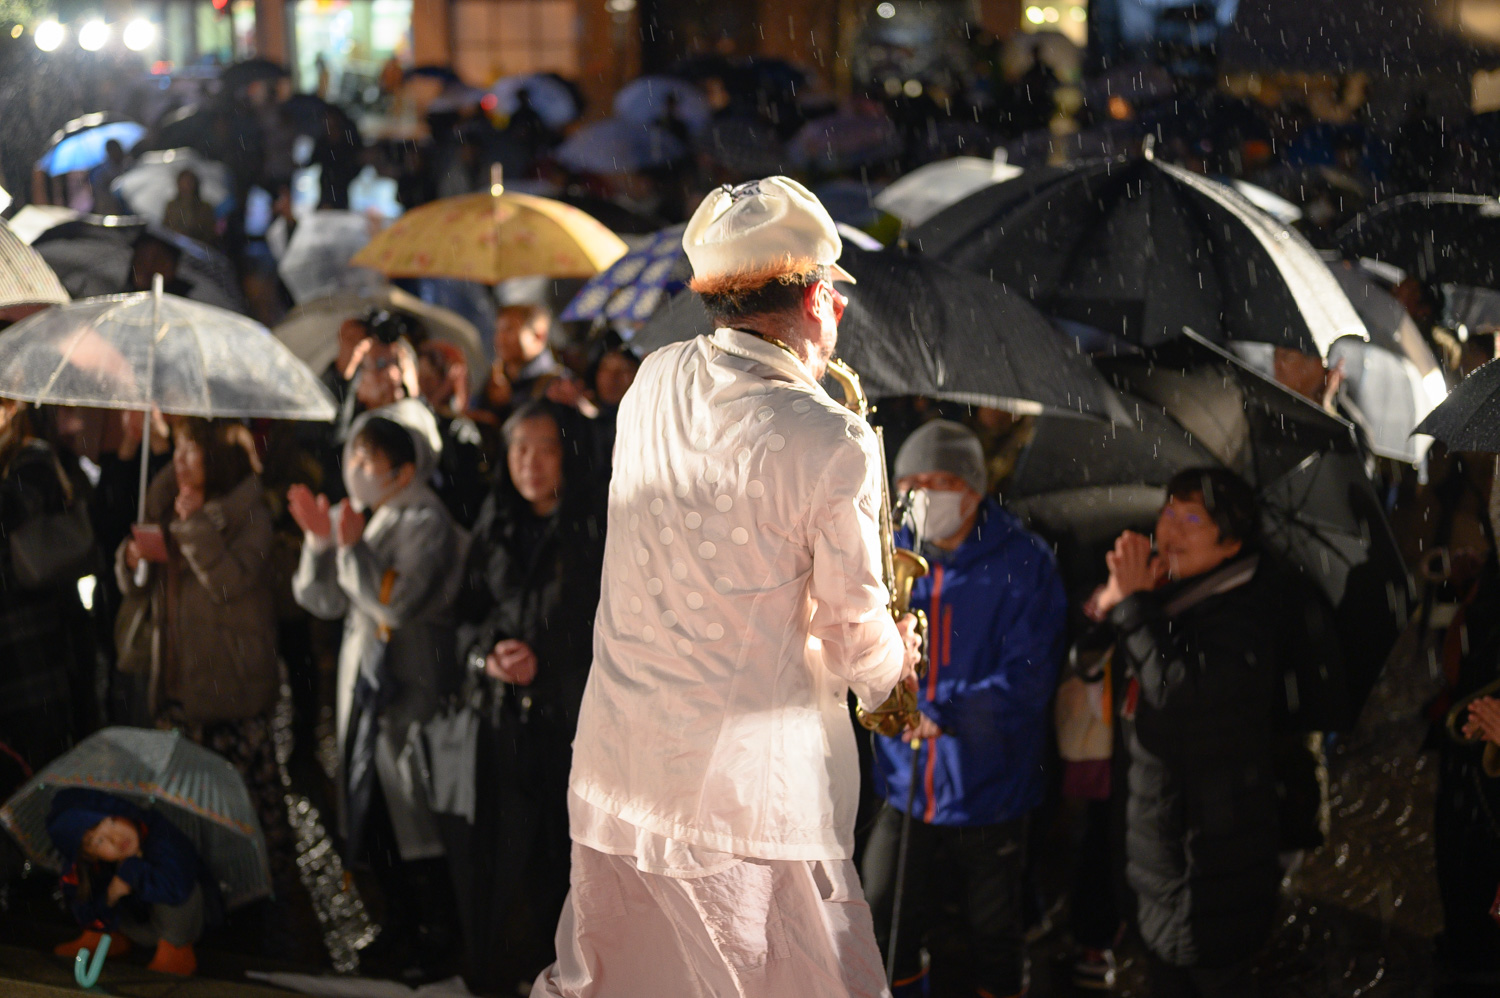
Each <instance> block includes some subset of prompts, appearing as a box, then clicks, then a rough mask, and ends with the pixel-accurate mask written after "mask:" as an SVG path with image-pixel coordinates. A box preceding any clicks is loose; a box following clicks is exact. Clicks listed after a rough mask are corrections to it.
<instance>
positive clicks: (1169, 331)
mask: <svg viewBox="0 0 1500 998" xmlns="http://www.w3.org/2000/svg"><path fill="white" fill-rule="evenodd" d="M909 239H910V241H911V242H912V243H913V244H914V245H920V246H921V247H922V249H923V251H924V252H926V253H928V254H930V255H932V256H935V257H937V258H938V259H941V260H946V261H948V262H950V263H954V264H957V265H958V266H961V267H964V268H966V269H969V270H973V271H975V272H977V273H981V274H987V275H990V276H993V277H994V278H995V279H996V280H999V281H1004V282H1005V283H1006V284H1009V285H1010V286H1011V287H1014V288H1016V289H1017V290H1018V291H1021V292H1022V293H1024V294H1026V295H1027V296H1028V297H1030V298H1031V299H1032V300H1033V301H1035V302H1036V303H1038V304H1039V305H1041V306H1042V308H1043V310H1044V311H1047V312H1048V313H1049V314H1053V315H1056V316H1058V317H1059V318H1063V319H1070V320H1073V321H1076V322H1082V323H1087V324H1089V325H1092V326H1095V327H1097V328H1099V329H1102V330H1104V331H1106V332H1111V333H1117V334H1120V335H1122V336H1124V337H1125V338H1126V339H1129V340H1131V341H1133V342H1135V343H1137V344H1140V345H1143V346H1152V345H1154V344H1159V343H1162V342H1165V341H1168V340H1172V339H1176V338H1178V337H1180V335H1181V330H1182V329H1183V328H1185V327H1190V328H1192V329H1196V330H1198V331H1199V332H1200V333H1203V334H1205V335H1206V336H1207V337H1208V338H1209V339H1211V340H1213V341H1215V342H1223V341H1225V340H1233V339H1240V340H1254V341H1260V342H1268V343H1273V344H1276V345H1279V346H1287V347H1292V348H1294V349H1297V350H1302V351H1304V352H1306V353H1311V354H1316V355H1318V356H1320V357H1321V356H1324V355H1325V354H1326V352H1327V350H1328V347H1329V346H1330V345H1331V344H1332V343H1333V341H1334V340H1336V339H1338V338H1339V337H1340V336H1347V335H1355V336H1359V337H1360V338H1364V337H1365V336H1366V333H1365V330H1364V325H1363V324H1362V323H1361V322H1360V320H1359V316H1358V315H1357V314H1355V311H1354V309H1353V307H1352V306H1351V305H1350V304H1349V299H1348V298H1346V297H1345V296H1344V294H1343V293H1342V292H1341V291H1340V290H1339V287H1338V284H1337V282H1336V281H1335V280H1334V279H1333V276H1332V275H1331V274H1330V273H1329V272H1328V268H1327V267H1326V266H1324V265H1323V263H1322V260H1321V259H1320V258H1319V257H1318V255H1317V252H1316V251H1315V250H1313V248H1312V247H1311V246H1309V245H1308V244H1307V242H1306V240H1304V239H1303V238H1302V237H1301V236H1300V235H1298V234H1297V233H1296V232H1295V231H1294V230H1292V229H1289V228H1287V227H1286V226H1284V225H1281V224H1280V223H1278V222H1276V221H1275V220H1274V219H1272V218H1271V217H1270V216H1268V215H1266V214H1264V213H1263V212H1261V211H1260V210H1258V209H1257V208H1255V207H1254V206H1253V205H1251V204H1250V202H1249V201H1247V200H1245V198H1244V197H1243V196H1241V195H1240V194H1238V193H1236V192H1235V191H1234V190H1233V189H1231V188H1229V187H1226V186H1224V185H1223V184H1219V183H1215V182H1214V181H1212V180H1209V179H1207V178H1205V177H1202V176H1199V175H1198V174H1194V173H1190V172H1188V171H1187V170H1183V169H1181V168H1180V167H1176V166H1173V165H1172V164H1170V163H1164V162H1161V161H1160V160H1157V159H1154V158H1152V157H1150V156H1146V157H1143V158H1140V159H1135V160H1129V161H1121V160H1096V161H1092V162H1087V163H1082V164H1079V165H1077V166H1075V167H1072V168H1070V169H1065V170H1060V171H1054V170H1036V171H1031V170H1028V171H1027V172H1026V173H1025V174H1023V175H1022V176H1020V177H1019V178H1017V179H1015V180H1012V181H1009V182H1007V183H1004V184H996V185H995V186H993V187H987V188H985V189H983V190H981V191H979V192H978V193H976V194H971V195H970V196H969V197H967V198H965V199H964V200H962V201H960V202H958V203H957V204H955V205H953V206H952V207H950V208H948V209H947V210H945V211H943V212H941V213H940V214H938V215H937V216H935V217H934V218H932V219H931V220H929V221H928V222H927V223H926V224H925V225H922V226H920V227H918V228H917V229H916V230H914V231H913V232H912V233H911V235H910V237H909Z"/></svg>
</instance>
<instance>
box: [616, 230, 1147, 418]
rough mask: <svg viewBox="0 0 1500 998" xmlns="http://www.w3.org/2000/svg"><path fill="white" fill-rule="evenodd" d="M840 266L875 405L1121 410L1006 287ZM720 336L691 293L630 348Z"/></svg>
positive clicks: (848, 332)
mask: <svg viewBox="0 0 1500 998" xmlns="http://www.w3.org/2000/svg"><path fill="white" fill-rule="evenodd" d="M839 263H840V264H841V265H842V266H843V267H845V268H846V269H847V270H848V271H849V272H850V273H851V274H852V275H853V276H854V277H855V279H856V280H858V282H859V283H858V284H856V285H853V286H843V287H842V288H841V290H843V291H844V292H845V293H846V294H847V295H848V297H849V308H848V309H847V310H846V311H845V312H844V318H843V321H842V323H841V325H840V326H839V355H840V356H841V357H842V358H843V359H844V360H845V361H846V362H847V363H848V364H849V365H850V366H851V367H853V368H854V369H855V371H857V372H858V373H859V375H860V377H861V379H862V380H863V382H864V388H865V391H866V392H867V393H868V394H869V395H870V397H871V398H881V397H890V396H897V395H925V396H928V397H930V398H940V399H948V400H950V401H954V402H961V403H965V404H968V405H982V406H991V407H994V408H998V409H1007V410H1009V411H1011V412H1018V413H1037V412H1052V413H1068V414H1072V415H1075V416H1076V415H1080V414H1083V415H1092V416H1105V415H1108V414H1110V413H1113V412H1116V409H1117V405H1116V402H1115V399H1114V397H1113V393H1112V392H1111V391H1110V389H1109V386H1108V385H1106V384H1105V383H1104V380H1103V378H1101V377H1100V376H1099V374H1098V372H1097V371H1095V370H1094V369H1093V367H1092V366H1091V365H1090V364H1089V362H1088V360H1087V359H1085V358H1084V357H1083V356H1082V355H1080V354H1079V353H1078V351H1077V350H1076V349H1074V347H1073V346H1072V345H1071V344H1070V343H1069V341H1068V340H1067V338H1066V337H1063V336H1060V335H1058V333H1057V332H1056V330H1054V329H1053V328H1052V327H1051V325H1049V324H1048V322H1047V320H1046V319H1044V318H1043V317H1042V316H1041V314H1040V313H1038V312H1037V311H1036V309H1034V308H1032V307H1031V305H1030V304H1028V303H1027V301H1026V300H1025V299H1024V298H1022V297H1021V296H1020V295H1018V294H1016V293H1015V292H1013V291H1011V290H1010V289H1009V288H1007V287H1005V286H1004V285H1002V284H998V283H996V282H993V281H988V280H985V279H984V278H982V277H975V276H973V275H972V274H966V273H964V272H963V271H960V270H957V269H955V268H953V267H948V266H945V265H943V264H940V263H936V262H934V261H931V260H924V259H922V258H920V257H914V256H909V255H907V254H904V253H900V252H896V251H882V252H878V253H871V252H865V251H863V250H859V249H855V248H854V247H853V246H850V245H848V244H846V245H845V247H844V255H843V256H842V257H841V258H840V260H839ZM713 329H714V323H713V321H712V320H710V319H709V317H708V313H706V312H705V311H704V310H703V304H702V301H701V300H700V299H699V298H698V296H697V295H696V294H694V293H692V292H691V291H684V292H682V293H680V294H678V295H677V296H676V297H674V298H673V299H672V300H671V301H670V302H669V303H668V304H667V305H665V306H664V307H662V308H661V309H659V310H658V311H657V312H656V314H655V315H653V316H652V317H651V320H650V321H649V322H647V323H646V325H645V327H644V328H642V329H641V331H640V332H639V333H637V334H636V337H635V339H634V340H632V341H631V342H632V345H634V346H636V347H637V348H638V349H641V350H647V351H649V350H654V349H656V348H657V347H660V346H664V345H666V344H668V343H674V342H677V341H679V340H685V339H689V338H691V337H693V336H697V335H699V334H700V333H709V332H712V331H713Z"/></svg>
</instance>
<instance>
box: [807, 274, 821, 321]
mask: <svg viewBox="0 0 1500 998" xmlns="http://www.w3.org/2000/svg"><path fill="white" fill-rule="evenodd" d="M824 287H825V285H824V284H823V282H822V281H814V282H813V283H812V284H810V285H808V287H807V290H806V291H804V292H803V293H802V311H803V313H804V314H805V315H806V316H807V317H808V318H809V319H813V320H817V321H822V309H823V307H824V306H823V289H824Z"/></svg>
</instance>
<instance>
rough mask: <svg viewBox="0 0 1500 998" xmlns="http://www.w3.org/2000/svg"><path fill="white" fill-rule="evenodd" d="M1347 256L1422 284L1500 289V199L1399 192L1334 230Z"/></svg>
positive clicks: (1472, 195)
mask: <svg viewBox="0 0 1500 998" xmlns="http://www.w3.org/2000/svg"><path fill="white" fill-rule="evenodd" d="M1334 237H1335V239H1336V240H1337V242H1338V246H1339V248H1340V249H1341V250H1343V251H1344V252H1345V253H1346V254H1348V255H1350V256H1357V257H1369V258H1370V259H1372V260H1378V261H1380V262H1381V263H1387V264H1391V265H1394V266H1396V267H1399V268H1400V269H1401V270H1403V271H1405V272H1406V273H1407V274H1408V275H1410V276H1412V277H1415V278H1416V279H1417V280H1419V281H1422V282H1424V283H1426V284H1442V283H1451V284H1473V285H1477V286H1479V287H1485V288H1500V199H1497V198H1493V197H1482V196H1480V195H1477V194H1403V195H1401V196H1400V197H1394V198H1391V199H1390V200H1389V201H1382V202H1380V203H1379V204H1376V205H1373V206H1372V207H1370V208H1369V209H1367V210H1365V211H1364V212H1361V213H1360V214H1359V215H1356V216H1355V217H1354V218H1352V219H1350V220H1349V221H1348V222H1346V223H1345V224H1344V225H1343V226H1342V227H1341V228H1340V229H1339V230H1338V232H1337V233H1335V234H1334Z"/></svg>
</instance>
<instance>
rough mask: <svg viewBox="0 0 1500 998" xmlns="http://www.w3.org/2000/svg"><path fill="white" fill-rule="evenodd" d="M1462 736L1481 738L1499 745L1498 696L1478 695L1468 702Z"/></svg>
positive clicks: (1499, 705) (1499, 710)
mask: <svg viewBox="0 0 1500 998" xmlns="http://www.w3.org/2000/svg"><path fill="white" fill-rule="evenodd" d="M1464 737H1465V738H1483V739H1484V740H1485V741H1487V742H1489V743H1490V744H1491V745H1500V697H1480V698H1479V699H1478V700H1475V701H1474V702H1473V703H1471V704H1469V719H1468V720H1467V721H1465V722H1464Z"/></svg>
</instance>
